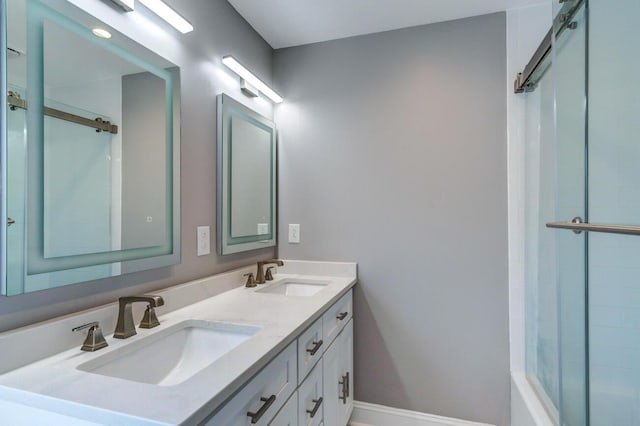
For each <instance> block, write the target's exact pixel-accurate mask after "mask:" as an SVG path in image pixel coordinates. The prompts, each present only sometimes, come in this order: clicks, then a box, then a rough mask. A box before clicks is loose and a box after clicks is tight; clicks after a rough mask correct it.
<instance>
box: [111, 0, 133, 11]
mask: <svg viewBox="0 0 640 426" xmlns="http://www.w3.org/2000/svg"><path fill="white" fill-rule="evenodd" d="M111 1H112V2H113V3H115V4H117V5H118V6H120V7H121V8H122V10H124V11H125V12H133V10H134V9H135V5H134V0H111Z"/></svg>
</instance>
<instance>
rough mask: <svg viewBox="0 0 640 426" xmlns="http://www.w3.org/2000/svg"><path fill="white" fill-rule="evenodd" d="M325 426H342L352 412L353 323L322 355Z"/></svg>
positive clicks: (346, 327)
mask: <svg viewBox="0 0 640 426" xmlns="http://www.w3.org/2000/svg"><path fill="white" fill-rule="evenodd" d="M323 369H324V371H323V377H324V396H325V399H324V424H325V425H327V426H344V425H346V424H347V422H348V421H349V417H350V416H351V412H352V411H353V321H352V320H350V321H349V323H348V324H347V325H346V326H345V328H344V329H343V330H342V332H340V334H339V335H338V336H337V337H336V339H335V341H334V342H333V344H332V345H331V346H330V347H329V348H328V349H327V351H326V352H325V353H324V356H323Z"/></svg>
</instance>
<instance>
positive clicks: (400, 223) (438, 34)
mask: <svg viewBox="0 0 640 426" xmlns="http://www.w3.org/2000/svg"><path fill="white" fill-rule="evenodd" d="M505 70H506V52H505V15H504V14H503V13H500V14H493V15H486V16H481V17H474V18H469V19H464V20H458V21H453V22H446V23H439V24H433V25H428V26H421V27H415V28H410V29H403V30H397V31H390V32H385V33H380V34H374V35H368V36H362V37H354V38H349V39H343V40H337V41H330V42H325V43H319V44H313V45H308V46H302V47H294V48H288V49H283V50H278V51H276V54H275V58H274V76H275V79H276V88H277V89H279V91H280V92H281V93H283V95H284V96H285V98H286V102H285V103H283V104H281V105H280V106H278V107H277V108H276V122H277V123H278V127H279V128H280V131H281V140H280V145H279V191H280V193H279V203H280V204H279V207H280V211H279V229H280V233H279V237H280V245H279V255H280V257H283V258H293V259H314V260H345V261H357V262H358V265H359V267H358V274H359V285H358V286H357V287H356V294H355V308H354V312H355V327H356V328H355V333H356V336H355V339H356V340H355V348H356V349H355V351H356V354H355V376H356V377H355V383H356V385H355V389H356V393H355V397H356V399H357V400H361V401H367V402H373V403H380V404H385V405H389V406H393V407H400V408H406V409H412V410H418V411H423V412H428V413H434V414H440V415H446V416H453V417H460V418H464V419H471V420H476V421H484V422H490V423H494V424H498V425H506V424H508V418H509V414H508V407H509V345H508V343H509V342H508V300H507V297H508V288H507V173H506V172H507V170H506V164H507V162H506V97H505V92H504V88H505V81H506V75H505ZM289 223H299V224H301V233H300V235H301V243H300V244H297V245H296V244H288V243H287V242H286V238H287V235H286V232H287V227H288V224H289Z"/></svg>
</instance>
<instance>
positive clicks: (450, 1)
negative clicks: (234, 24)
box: [228, 0, 551, 49]
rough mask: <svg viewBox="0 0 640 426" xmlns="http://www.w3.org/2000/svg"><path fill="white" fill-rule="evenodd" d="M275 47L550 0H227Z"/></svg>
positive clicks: (438, 20) (460, 16)
mask: <svg viewBox="0 0 640 426" xmlns="http://www.w3.org/2000/svg"><path fill="white" fill-rule="evenodd" d="M228 1H229V3H231V5H232V6H233V7H234V8H235V9H236V10H237V11H238V12H239V13H240V15H242V16H243V17H244V19H246V20H247V22H249V24H251V26H252V27H253V28H255V30H256V31H257V32H258V33H259V34H260V35H261V36H262V37H263V38H264V39H265V40H266V41H267V43H269V44H270V45H271V47H273V48H274V49H279V48H281V47H290V46H297V45H301V44H308V43H315V42H319V41H326V40H334V39H338V38H344V37H351V36H355V35H362V34H371V33H377V32H381V31H388V30H394V29H398V28H406V27H412V26H416V25H423V24H430V23H433V22H441V21H449V20H452V19H459V18H466V17H469V16H476V15H484V14H487V13H493V12H498V11H503V10H507V9H513V8H519V7H524V6H530V5H533V4H540V3H548V2H550V1H551V0H228Z"/></svg>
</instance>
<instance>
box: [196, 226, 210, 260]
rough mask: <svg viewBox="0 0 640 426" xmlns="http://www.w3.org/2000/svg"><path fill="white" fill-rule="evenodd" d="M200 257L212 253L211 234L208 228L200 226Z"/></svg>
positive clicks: (198, 229) (198, 230) (198, 231)
mask: <svg viewBox="0 0 640 426" xmlns="http://www.w3.org/2000/svg"><path fill="white" fill-rule="evenodd" d="M197 233H198V238H197V240H198V256H205V255H207V254H209V253H211V234H210V229H209V227H208V226H198V228H197Z"/></svg>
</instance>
